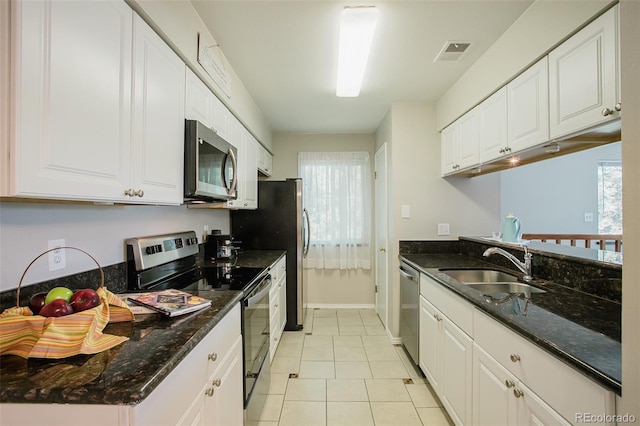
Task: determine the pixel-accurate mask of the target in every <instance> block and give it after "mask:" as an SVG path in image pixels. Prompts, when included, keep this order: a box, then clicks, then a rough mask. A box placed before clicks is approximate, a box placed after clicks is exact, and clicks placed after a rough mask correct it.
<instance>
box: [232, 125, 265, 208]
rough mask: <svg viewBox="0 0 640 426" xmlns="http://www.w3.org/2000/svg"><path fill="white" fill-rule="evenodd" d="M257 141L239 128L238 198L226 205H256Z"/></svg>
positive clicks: (241, 206) (255, 206) (247, 206)
mask: <svg viewBox="0 0 640 426" xmlns="http://www.w3.org/2000/svg"><path fill="white" fill-rule="evenodd" d="M257 145H258V142H257V141H256V140H255V138H254V137H253V136H252V135H251V134H250V133H249V132H248V131H247V130H246V129H245V128H241V144H240V148H238V157H239V161H238V198H237V199H235V200H230V201H229V202H228V203H227V205H228V206H229V207H233V208H237V209H256V208H257V207H258V146H257Z"/></svg>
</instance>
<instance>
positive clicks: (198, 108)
mask: <svg viewBox="0 0 640 426" xmlns="http://www.w3.org/2000/svg"><path fill="white" fill-rule="evenodd" d="M186 85H187V88H186V92H187V98H186V106H185V118H187V119H189V120H198V121H199V122H201V123H202V124H204V125H205V126H207V127H209V128H210V129H212V130H213V131H214V132H216V133H217V134H218V135H219V136H220V137H222V138H223V139H224V140H226V141H227V142H229V143H231V144H233V145H234V146H235V147H236V148H237V147H238V145H237V144H235V143H233V142H232V141H231V140H230V137H231V135H230V132H231V126H232V123H231V120H232V115H231V113H230V112H229V110H228V109H227V107H226V106H225V105H224V104H223V103H222V101H220V99H218V97H217V96H216V95H215V94H214V93H213V92H212V91H211V90H210V89H209V88H208V87H207V85H206V84H204V83H203V82H202V80H200V78H199V77H198V76H197V75H196V74H195V73H194V72H193V71H191V70H190V69H187V79H186Z"/></svg>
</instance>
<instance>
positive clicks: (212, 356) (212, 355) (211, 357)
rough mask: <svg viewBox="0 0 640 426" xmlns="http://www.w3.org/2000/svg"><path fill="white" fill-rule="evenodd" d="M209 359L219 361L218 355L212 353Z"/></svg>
mask: <svg viewBox="0 0 640 426" xmlns="http://www.w3.org/2000/svg"><path fill="white" fill-rule="evenodd" d="M207 358H208V359H209V361H215V360H217V359H218V354H217V353H215V352H213V353H210V354H209V356H208V357H207Z"/></svg>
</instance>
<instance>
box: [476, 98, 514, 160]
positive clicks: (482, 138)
mask: <svg viewBox="0 0 640 426" xmlns="http://www.w3.org/2000/svg"><path fill="white" fill-rule="evenodd" d="M478 123H479V124H478V132H479V142H478V143H479V147H480V148H479V149H480V161H481V162H483V163H484V162H486V161H491V160H493V159H495V158H500V157H502V156H503V155H506V154H508V152H507V151H506V150H505V149H506V148H507V91H506V88H504V87H503V88H502V89H500V90H498V91H497V92H496V93H494V94H493V95H491V97H489V98H488V99H487V100H485V101H484V102H482V103H481V104H480V105H478Z"/></svg>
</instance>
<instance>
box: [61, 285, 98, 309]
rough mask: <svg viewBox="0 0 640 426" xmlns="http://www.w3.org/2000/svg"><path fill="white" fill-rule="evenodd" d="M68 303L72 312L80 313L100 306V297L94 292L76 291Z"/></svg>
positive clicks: (89, 290) (86, 289)
mask: <svg viewBox="0 0 640 426" xmlns="http://www.w3.org/2000/svg"><path fill="white" fill-rule="evenodd" d="M69 303H70V304H71V306H72V307H73V311H74V312H82V311H86V310H87V309H91V308H95V307H96V306H98V305H99V304H100V296H98V293H96V291H95V290H93V289H90V288H85V289H84V290H77V291H76V292H75V293H73V296H71V301H70V302H69Z"/></svg>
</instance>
